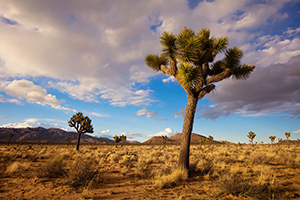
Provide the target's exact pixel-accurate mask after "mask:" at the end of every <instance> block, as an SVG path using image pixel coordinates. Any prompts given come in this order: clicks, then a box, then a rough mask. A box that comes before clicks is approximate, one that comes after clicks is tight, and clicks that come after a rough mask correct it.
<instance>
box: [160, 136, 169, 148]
mask: <svg viewBox="0 0 300 200" xmlns="http://www.w3.org/2000/svg"><path fill="white" fill-rule="evenodd" d="M161 137H162V139H163V145H164V147H165V146H166V144H167V141H168V140H169V138H168V136H166V135H162V136H161Z"/></svg>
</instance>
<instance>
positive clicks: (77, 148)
mask: <svg viewBox="0 0 300 200" xmlns="http://www.w3.org/2000/svg"><path fill="white" fill-rule="evenodd" d="M80 136H81V133H78V141H77V147H76V150H77V151H79V144H80Z"/></svg>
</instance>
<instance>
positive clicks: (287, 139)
mask: <svg viewBox="0 0 300 200" xmlns="http://www.w3.org/2000/svg"><path fill="white" fill-rule="evenodd" d="M285 137H286V141H287V143H288V147H290V142H289V137H291V133H290V132H285Z"/></svg>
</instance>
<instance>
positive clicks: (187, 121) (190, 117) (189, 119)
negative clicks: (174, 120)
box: [178, 96, 198, 170]
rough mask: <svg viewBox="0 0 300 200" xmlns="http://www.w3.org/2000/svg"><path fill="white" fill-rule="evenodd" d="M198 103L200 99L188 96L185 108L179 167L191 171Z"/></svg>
mask: <svg viewBox="0 0 300 200" xmlns="http://www.w3.org/2000/svg"><path fill="white" fill-rule="evenodd" d="M197 102H198V98H195V97H193V96H188V102H187V105H186V108H185V115H184V122H183V128H182V136H181V148H180V154H179V163H178V165H179V167H180V168H183V169H186V170H188V169H189V155H190V142H191V134H192V130H193V123H194V116H195V112H196V107H197Z"/></svg>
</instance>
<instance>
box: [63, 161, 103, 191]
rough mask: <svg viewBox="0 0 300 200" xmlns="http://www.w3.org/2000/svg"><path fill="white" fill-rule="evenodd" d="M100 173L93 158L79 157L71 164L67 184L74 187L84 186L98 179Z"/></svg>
mask: <svg viewBox="0 0 300 200" xmlns="http://www.w3.org/2000/svg"><path fill="white" fill-rule="evenodd" d="M98 179H99V174H98V171H97V167H96V164H95V162H93V160H88V159H84V158H82V157H77V158H76V160H75V161H74V162H73V163H72V164H71V165H70V167H69V171H68V174H67V184H69V185H70V186H72V187H74V188H79V187H84V186H87V185H88V184H90V182H93V181H96V182H97V181H98Z"/></svg>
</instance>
